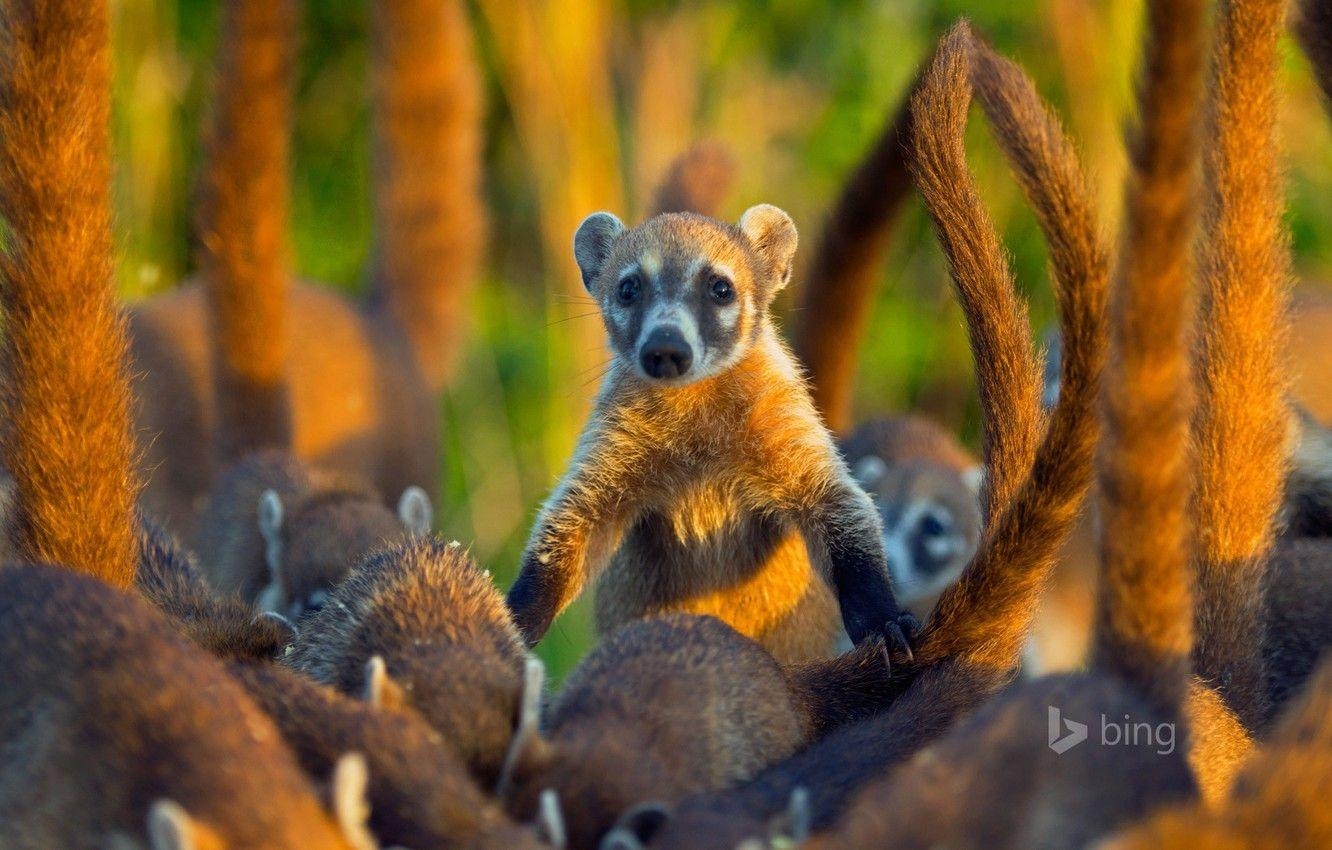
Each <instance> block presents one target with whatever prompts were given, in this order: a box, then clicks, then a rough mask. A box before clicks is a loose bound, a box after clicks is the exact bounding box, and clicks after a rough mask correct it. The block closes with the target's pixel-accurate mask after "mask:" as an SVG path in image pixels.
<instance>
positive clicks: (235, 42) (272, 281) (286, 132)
mask: <svg viewBox="0 0 1332 850" xmlns="http://www.w3.org/2000/svg"><path fill="white" fill-rule="evenodd" d="M221 30H222V31H221V35H220V36H219V39H218V44H219V48H218V52H219V55H218V67H217V72H216V73H217V79H216V83H217V95H216V102H215V103H214V105H213V115H212V120H211V123H210V126H209V130H208V132H207V134H206V135H207V138H206V141H205V148H206V151H207V152H206V154H205V157H204V160H205V168H204V173H203V176H202V179H201V184H202V192H201V194H202V203H201V204H200V211H199V222H198V228H199V244H200V247H201V249H202V253H201V256H200V258H199V265H200V269H201V275H202V277H203V279H204V280H205V281H206V282H207V293H208V306H209V315H210V317H211V318H212V321H213V327H212V339H213V340H214V345H213V356H214V362H213V370H214V376H215V387H216V392H217V406H218V417H217V422H218V427H217V436H216V444H215V446H214V449H215V451H216V452H217V455H218V457H219V459H221V460H222V461H223V462H227V461H234V460H236V459H238V458H239V457H241V456H242V455H244V454H245V453H246V452H250V451H255V450H257V449H264V448H272V447H282V446H286V445H288V444H289V443H290V441H291V429H292V423H291V409H290V399H289V397H288V392H287V382H286V370H287V329H286V313H285V310H286V305H287V283H288V281H289V279H290V277H291V271H290V268H289V266H288V257H287V250H288V249H287V244H286V240H287V207H288V197H287V196H288V191H287V181H288V174H287V153H288V146H289V145H288V139H289V137H290V133H291V99H292V88H293V83H294V77H293V68H292V65H293V63H294V61H295V56H296V4H295V2H294V0H277V2H268V0H238V2H229V3H224V4H223V5H222V27H221Z"/></svg>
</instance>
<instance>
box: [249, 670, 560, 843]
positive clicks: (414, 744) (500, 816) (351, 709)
mask: <svg viewBox="0 0 1332 850" xmlns="http://www.w3.org/2000/svg"><path fill="white" fill-rule="evenodd" d="M369 666H370V665H367V667H369ZM230 669H231V673H232V675H233V676H235V677H236V679H237V681H239V682H240V684H241V685H242V686H243V687H244V688H245V689H246V690H247V691H249V694H250V697H251V698H252V699H253V700H254V701H255V702H256V703H257V704H258V705H259V707H260V708H261V709H263V710H264V712H266V713H267V714H268V716H269V717H270V718H272V720H273V723H274V725H276V726H277V728H278V730H279V731H280V732H281V733H282V738H283V740H284V741H285V742H286V743H287V745H288V746H290V747H291V749H292V751H293V752H294V753H295V755H296V758H297V760H298V761H299V762H300V764H301V766H302V767H303V768H304V769H305V770H306V771H307V772H308V773H310V774H312V775H316V776H319V775H323V774H325V773H327V772H328V770H329V769H330V766H331V765H333V764H334V763H335V762H336V760H337V759H338V758H339V756H340V755H341V753H343V752H346V751H348V750H352V751H355V752H359V753H364V755H365V759H366V763H367V766H368V767H369V784H368V786H367V788H366V795H367V799H368V802H369V804H370V821H369V826H370V829H371V830H372V831H373V832H374V834H375V835H376V836H377V837H378V838H379V840H380V841H382V842H383V843H384V844H386V845H392V844H401V845H403V846H406V847H429V848H439V850H509V848H513V850H538V848H540V847H543V846H545V845H543V844H542V843H541V842H540V841H538V839H537V836H536V835H535V834H534V833H533V831H532V830H530V829H526V828H522V827H519V826H517V825H516V824H514V823H513V822H512V821H510V820H509V819H508V818H507V817H505V815H504V813H503V811H501V809H500V808H499V806H497V805H496V804H495V802H494V801H493V800H492V799H491V798H489V797H488V796H487V795H485V794H483V793H482V792H481V789H480V788H479V787H477V785H476V783H475V782H473V780H472V777H471V775H470V774H469V773H468V772H467V767H466V765H464V764H463V762H462V761H461V760H460V759H459V758H458V755H457V753H456V752H455V751H454V748H453V747H452V746H451V745H450V744H449V743H447V742H446V741H445V740H444V738H443V737H442V736H441V735H440V733H438V732H436V731H435V730H434V729H433V728H431V727H430V725H429V724H427V723H426V722H425V721H424V720H422V719H421V718H420V717H419V716H418V715H417V714H416V713H415V712H414V711H411V710H410V709H404V708H398V707H394V706H391V705H386V704H382V701H381V702H371V701H365V700H362V699H358V698H355V697H350V696H345V695H343V694H341V693H338V692H337V691H335V690H333V689H332V688H329V687H327V686H324V685H320V684H318V683H315V682H312V681H310V680H309V679H308V678H306V677H305V676H302V675H300V674H299V673H296V672H294V671H292V670H289V669H287V668H286V667H284V666H281V665H277V664H252V663H237V664H232V665H231V668H230ZM381 684H382V682H381ZM543 811H544V809H543ZM543 831H544V833H545V834H546V835H548V836H549V835H553V834H556V833H558V832H561V831H562V828H561V827H560V826H559V825H558V824H556V825H554V826H543Z"/></svg>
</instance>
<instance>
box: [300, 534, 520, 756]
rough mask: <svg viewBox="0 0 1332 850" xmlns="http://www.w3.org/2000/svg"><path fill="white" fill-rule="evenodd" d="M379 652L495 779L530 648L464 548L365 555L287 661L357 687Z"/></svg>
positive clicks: (408, 693)
mask: <svg viewBox="0 0 1332 850" xmlns="http://www.w3.org/2000/svg"><path fill="white" fill-rule="evenodd" d="M376 655H378V656H380V657H381V658H382V659H383V661H384V664H385V669H386V672H387V675H388V677H389V679H390V681H392V682H393V683H394V684H395V686H396V688H395V690H397V689H400V690H401V692H402V695H403V699H404V701H405V702H406V703H407V704H409V705H410V706H411V707H413V708H415V709H416V710H417V711H419V712H420V713H421V715H422V716H423V717H424V718H425V719H426V720H427V721H428V722H429V723H431V725H433V726H434V727H435V728H436V729H437V730H439V732H440V733H441V734H442V735H444V736H445V738H446V739H447V740H449V741H450V742H452V743H453V744H454V745H455V746H456V747H457V748H458V750H459V751H460V753H461V754H462V756H463V757H464V759H465V760H466V761H467V762H468V764H469V765H470V766H471V768H472V769H473V770H474V771H475V772H476V773H477V775H478V776H488V777H490V779H492V780H493V778H494V777H495V776H497V775H498V773H499V768H500V763H501V762H502V761H503V758H504V753H505V750H506V749H507V748H508V745H509V739H510V737H511V736H512V733H513V723H514V718H515V717H516V716H517V711H518V704H519V699H520V697H521V692H522V677H523V664H524V659H525V658H526V656H527V653H526V649H525V648H524V646H523V644H522V641H521V639H520V638H519V636H518V631H517V629H516V628H515V627H514V625H513V622H512V619H511V618H510V616H509V610H508V608H507V607H506V606H505V604H504V598H503V597H502V596H501V595H500V594H499V592H498V591H497V590H496V589H495V587H494V584H493V583H492V581H491V579H490V576H489V575H488V574H486V573H483V572H482V571H481V570H480V569H479V568H478V567H477V566H476V564H475V563H474V562H473V561H472V560H471V558H470V557H468V555H467V553H466V552H465V551H463V549H462V547H461V546H459V545H458V544H457V543H453V544H449V543H446V542H444V541H442V540H440V539H438V538H436V537H420V538H415V539H412V540H409V541H406V542H403V543H400V544H399V545H397V546H395V547H393V548H391V549H386V550H382V551H379V552H375V553H374V554H372V555H370V556H369V557H368V558H367V559H366V560H364V561H363V562H362V563H360V564H359V565H358V566H356V567H355V568H354V569H353V570H352V572H351V573H350V574H349V575H348V577H347V578H346V580H344V581H343V582H342V584H340V585H338V587H337V589H336V590H335V591H334V592H333V595H332V597H331V598H330V600H329V602H328V604H326V605H325V606H324V608H323V609H322V610H321V611H319V612H318V613H316V614H315V615H313V616H312V617H310V618H309V619H308V620H306V621H305V623H304V624H303V628H302V629H301V634H300V636H299V638H298V639H297V641H296V642H295V644H294V645H293V650H292V652H291V654H290V655H289V656H287V658H286V659H285V660H286V662H287V663H289V664H290V665H291V666H292V667H294V668H295V669H297V670H299V671H301V672H303V673H306V674H308V675H310V676H311V677H313V678H314V679H315V680H316V681H318V682H322V683H324V684H327V685H332V686H333V687H335V688H337V689H338V690H340V691H342V692H344V693H361V692H362V691H363V689H364V688H365V685H366V664H367V662H369V661H370V659H371V658H372V657H373V656H376Z"/></svg>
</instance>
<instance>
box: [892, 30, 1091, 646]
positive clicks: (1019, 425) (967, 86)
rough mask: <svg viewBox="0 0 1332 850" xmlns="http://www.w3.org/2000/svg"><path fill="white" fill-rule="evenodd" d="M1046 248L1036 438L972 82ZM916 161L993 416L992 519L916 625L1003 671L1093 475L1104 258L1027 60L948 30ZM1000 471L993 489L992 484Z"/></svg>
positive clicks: (1067, 147) (1019, 324) (919, 118)
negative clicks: (1052, 389) (1045, 329)
mask: <svg viewBox="0 0 1332 850" xmlns="http://www.w3.org/2000/svg"><path fill="white" fill-rule="evenodd" d="M973 86H974V87H975V95H976V98H977V100H978V101H979V102H980V104H981V107H982V109H983V110H984V112H985V114H986V116H987V117H988V118H989V121H990V124H991V126H992V127H993V130H994V136H995V138H996V140H997V141H998V142H999V145H1000V147H1001V148H1002V149H1003V151H1004V154H1005V155H1006V156H1007V158H1008V160H1009V163H1010V164H1011V166H1012V167H1013V169H1014V173H1015V175H1016V177H1017V180H1018V183H1019V184H1020V186H1021V187H1022V190H1023V192H1024V194H1025V195H1026V196H1027V199H1028V202H1029V203H1030V204H1031V205H1032V208H1033V209H1034V211H1035V213H1036V217H1037V221H1038V223H1039V224H1040V226H1041V230H1042V232H1043V233H1044V234H1045V237H1046V240H1047V242H1048V243H1049V246H1050V264H1051V268H1052V270H1053V274H1052V277H1053V285H1054V289H1055V294H1056V296H1057V299H1058V306H1059V325H1060V330H1061V333H1062V336H1063V354H1064V356H1063V359H1062V362H1061V367H1060V368H1061V375H1060V379H1061V382H1062V389H1061V392H1060V396H1059V402H1058V404H1057V405H1056V406H1055V409H1054V411H1053V413H1052V414H1051V418H1050V422H1049V426H1048V428H1047V429H1046V431H1045V435H1044V438H1043V439H1042V438H1041V436H1040V430H1041V416H1040V404H1041V399H1040V389H1041V387H1040V378H1041V367H1040V364H1039V362H1038V360H1037V359H1036V357H1035V354H1034V352H1033V351H1032V345H1031V338H1030V329H1029V327H1028V324H1027V322H1026V320H1025V316H1024V315H1023V313H1022V311H1021V305H1020V304H1019V302H1017V300H1016V296H1015V295H1014V294H1013V282H1012V278H1011V274H1010V273H1009V271H1008V267H1007V261H1006V259H1005V257H1004V255H1003V253H1002V251H1001V249H1000V247H999V241H998V236H997V235H996V234H995V231H994V225H993V223H992V222H991V221H990V219H989V216H988V215H987V214H986V213H985V210H984V207H983V205H982V203H981V200H980V198H979V195H978V194H977V192H976V188H975V184H974V182H973V180H972V178H971V175H970V173H969V172H968V170H967V166H966V152H965V148H964V146H963V139H964V130H965V125H966V115H967V107H968V104H969V102H970V96H971V93H972V87H973ZM913 108H914V110H915V114H916V142H915V157H914V158H913V160H912V173H913V175H914V176H915V179H916V181H917V185H918V186H919V187H920V190H921V194H922V195H923V196H924V197H925V200H926V204H927V205H928V206H929V208H930V213H931V215H932V216H933V218H934V221H935V226H936V229H937V230H938V231H939V235H940V241H941V242H943V244H944V248H945V251H946V252H947V254H948V257H949V261H950V263H951V265H952V268H953V276H954V280H955V282H956V284H957V286H958V289H959V291H960V293H961V294H962V298H963V302H964V306H965V309H966V313H967V319H968V325H969V327H970V329H971V334H972V340H973V343H972V345H973V351H974V352H975V357H976V363H977V372H978V377H979V380H980V383H981V387H982V395H981V399H982V404H983V409H984V412H985V416H986V420H987V424H986V428H987V437H986V444H985V459H986V466H987V474H989V475H991V485H990V486H991V488H992V489H991V491H990V502H989V516H988V517H987V531H986V534H985V538H984V540H983V541H982V542H981V546H980V549H979V551H978V552H977V553H976V556H975V557H974V558H973V559H972V562H971V563H970V564H968V566H967V568H966V570H965V571H964V572H963V574H962V577H961V578H960V579H959V581H958V582H957V583H956V584H955V585H953V586H952V587H950V588H948V589H947V590H945V591H944V593H943V595H942V596H941V597H940V600H939V603H938V605H937V606H936V607H935V609H934V612H933V613H932V614H931V616H930V620H929V622H928V623H927V625H926V629H925V632H924V634H923V635H922V636H921V639H920V643H919V647H918V649H917V652H916V657H917V659H918V660H920V661H921V662H922V663H924V664H930V663H935V662H938V661H940V660H943V659H945V658H953V659H955V660H957V661H959V662H961V663H964V664H967V665H969V666H976V667H983V668H991V669H996V670H1012V669H1015V668H1016V667H1017V664H1018V661H1019V658H1020V655H1021V648H1022V645H1023V642H1024V641H1025V639H1026V636H1027V633H1028V632H1029V631H1030V626H1031V620H1032V617H1033V616H1034V612H1035V608H1036V602H1037V600H1038V598H1039V594H1040V590H1041V588H1042V586H1043V585H1044V583H1045V579H1046V577H1047V576H1048V574H1049V572H1050V569H1051V567H1052V566H1053V564H1054V559H1055V556H1056V554H1057V551H1058V548H1059V546H1060V545H1061V544H1062V542H1063V538H1064V536H1065V535H1066V534H1067V532H1068V529H1069V527H1070V526H1071V525H1072V522H1073V519H1074V517H1075V516H1076V514H1077V511H1078V508H1079V506H1080V505H1081V503H1082V500H1083V497H1084V496H1085V494H1086V491H1087V487H1088V485H1089V484H1090V479H1091V471H1092V463H1093V457H1094V453H1095V444H1096V438H1097V431H1098V427H1097V419H1096V415H1095V402H1096V396H1097V392H1098V385H1099V379H1100V372H1101V368H1102V365H1103V361H1104V358H1105V336H1106V324H1105V305H1106V299H1107V288H1108V276H1109V270H1108V267H1109V260H1108V255H1107V251H1106V249H1105V246H1104V245H1103V244H1102V240H1101V235H1100V229H1099V226H1098V224H1097V221H1096V215H1095V211H1094V204H1093V203H1092V200H1091V191H1090V189H1089V187H1088V186H1087V183H1086V179H1085V177H1084V176H1083V174H1082V171H1081V168H1080V166H1079V164H1078V161H1077V157H1076V155H1075V154H1074V151H1073V147H1072V144H1071V143H1070V142H1069V140H1068V138H1067V137H1066V136H1065V135H1064V132H1063V130H1062V128H1061V127H1060V125H1059V121H1058V119H1057V118H1056V116H1055V115H1054V114H1053V113H1052V112H1051V111H1050V110H1049V109H1048V108H1047V107H1046V106H1045V104H1044V103H1043V101H1042V100H1041V98H1040V95H1038V94H1037V92H1036V90H1035V88H1034V87H1033V86H1032V84H1031V81H1030V80H1028V79H1027V77H1026V75H1025V74H1023V72H1022V70H1021V69H1020V68H1018V67H1017V66H1016V65H1014V64H1013V63H1012V62H1009V61H1008V60H1006V59H1003V58H1002V57H999V56H997V55H996V54H995V53H994V52H993V51H992V50H991V49H990V48H989V46H988V45H986V44H984V43H983V42H981V41H980V40H979V39H976V38H975V37H973V36H972V34H971V30H970V28H969V27H968V26H967V24H966V23H961V24H959V25H957V26H956V27H955V28H954V29H953V30H952V32H950V33H949V34H948V36H946V37H945V39H944V41H943V42H942V43H941V45H940V48H939V53H938V56H937V58H936V60H935V64H934V66H933V67H932V68H931V69H930V71H929V72H928V73H927V74H926V77H925V81H924V82H923V83H922V85H921V88H920V90H919V91H918V92H917V94H916V96H915V99H914V104H913ZM996 483H999V485H1000V486H995V485H996Z"/></svg>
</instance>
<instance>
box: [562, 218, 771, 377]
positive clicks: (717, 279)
mask: <svg viewBox="0 0 1332 850" xmlns="http://www.w3.org/2000/svg"><path fill="white" fill-rule="evenodd" d="M795 250H796V228H795V224H794V223H793V222H792V221H791V217H790V216H788V215H787V214H786V213H784V212H782V211H781V210H779V209H777V208H776V207H774V206H769V205H767V204H760V205H759V206H756V207H751V208H750V209H749V210H748V211H747V212H746V213H745V214H744V215H743V216H741V217H740V223H739V224H738V225H729V224H725V223H723V222H719V221H715V220H713V219H710V218H705V217H703V216H700V215H694V214H692V213H669V214H666V215H659V216H657V217H655V218H652V219H649V220H648V221H646V222H644V223H643V224H641V225H639V226H638V227H634V228H626V227H625V226H624V224H623V223H622V222H621V221H620V220H619V219H618V218H616V217H615V216H613V215H611V214H610V213H606V212H599V213H594V214H592V215H590V216H588V217H587V218H586V219H584V220H583V223H582V224H581V225H579V227H578V232H577V233H575V234H574V259H575V260H576V261H577V262H578V268H579V269H580V270H581V271H582V273H583V284H584V285H585V286H586V287H587V291H588V292H589V293H591V295H592V297H593V298H595V299H596V300H597V303H598V304H599V306H600V307H601V315H602V318H603V319H604V320H605V323H606V330H607V332H608V333H609V334H610V344H611V350H612V351H613V352H614V353H615V355H616V357H618V358H619V359H620V360H621V361H622V362H623V363H624V364H626V365H627V366H629V367H630V368H632V369H633V370H634V371H635V372H636V373H637V374H639V375H640V376H642V377H643V378H644V379H646V380H648V381H651V382H657V383H662V384H674V385H679V384H687V383H691V382H693V381H698V380H702V379H704V378H708V377H711V376H713V375H716V374H718V373H720V372H723V371H725V370H726V369H728V368H730V367H731V366H733V365H735V363H736V362H738V361H739V360H740V358H741V357H743V356H744V354H745V352H746V351H747V350H748V349H749V347H750V346H751V345H753V344H754V342H755V341H756V340H757V339H758V337H759V333H760V332H761V330H762V329H763V327H764V326H765V325H766V323H767V321H768V319H767V308H768V305H769V304H770V303H772V299H773V297H774V296H775V295H776V294H777V293H778V292H780V291H781V289H782V288H783V287H785V286H786V284H787V282H789V281H790V279H791V263H792V260H793V258H794V257H795Z"/></svg>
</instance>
